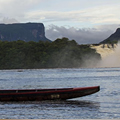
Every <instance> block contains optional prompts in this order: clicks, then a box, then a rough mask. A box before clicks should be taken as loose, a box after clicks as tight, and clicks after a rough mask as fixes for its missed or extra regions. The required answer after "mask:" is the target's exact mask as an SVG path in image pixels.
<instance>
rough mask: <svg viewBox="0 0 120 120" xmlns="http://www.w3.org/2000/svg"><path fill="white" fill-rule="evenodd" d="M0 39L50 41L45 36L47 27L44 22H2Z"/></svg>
mask: <svg viewBox="0 0 120 120" xmlns="http://www.w3.org/2000/svg"><path fill="white" fill-rule="evenodd" d="M0 40H1V41H17V40H23V41H25V42H29V41H35V42H38V41H50V40H49V39H47V38H46V37H45V28H44V25H43V24H42V23H15V24H0Z"/></svg>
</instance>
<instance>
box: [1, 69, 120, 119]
mask: <svg viewBox="0 0 120 120" xmlns="http://www.w3.org/2000/svg"><path fill="white" fill-rule="evenodd" d="M98 85H99V86H100V91H99V92H97V93H95V94H92V95H89V96H85V97H81V98H76V99H71V100H66V101H42V102H39V101H38V102H29V101H28V102H0V119H113V118H114V119H116V118H120V68H92V69H37V70H36V69H35V70H25V69H23V70H1V71H0V89H31V88H64V87H65V88H66V87H67V88H69V87H88V86H98Z"/></svg>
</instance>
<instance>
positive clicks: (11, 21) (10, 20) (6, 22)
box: [0, 17, 18, 24]
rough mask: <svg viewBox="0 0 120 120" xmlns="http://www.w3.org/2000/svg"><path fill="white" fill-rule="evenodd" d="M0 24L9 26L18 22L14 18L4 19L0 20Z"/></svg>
mask: <svg viewBox="0 0 120 120" xmlns="http://www.w3.org/2000/svg"><path fill="white" fill-rule="evenodd" d="M0 23H4V24H11V23H18V21H17V20H16V19H14V18H7V17H4V18H3V19H1V20H0Z"/></svg>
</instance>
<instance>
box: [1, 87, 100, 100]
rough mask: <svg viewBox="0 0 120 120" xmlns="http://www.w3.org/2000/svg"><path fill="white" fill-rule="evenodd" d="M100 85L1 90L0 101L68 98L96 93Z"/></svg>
mask: <svg viewBox="0 0 120 120" xmlns="http://www.w3.org/2000/svg"><path fill="white" fill-rule="evenodd" d="M99 90H100V87H99V86H94V87H82V88H59V89H28V90H27V89H25V90H0V101H42V100H66V99H72V98H77V97H82V96H86V95H90V94H93V93H96V92H98V91H99Z"/></svg>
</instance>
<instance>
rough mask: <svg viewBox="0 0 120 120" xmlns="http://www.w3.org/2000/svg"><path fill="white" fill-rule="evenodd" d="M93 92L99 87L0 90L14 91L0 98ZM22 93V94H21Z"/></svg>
mask: <svg viewBox="0 0 120 120" xmlns="http://www.w3.org/2000/svg"><path fill="white" fill-rule="evenodd" d="M89 89H90V90H93V89H96V90H97V89H98V91H99V89H100V86H93V87H77V88H58V89H21V90H19V89H18V90H0V92H2V91H14V92H11V93H0V95H1V96H3V95H22V94H24V95H25V94H44V93H45V94H46V93H48V94H55V93H65V92H77V91H81V90H89ZM29 90H31V91H32V90H33V91H34V92H33V91H32V92H29ZM21 91H24V92H21Z"/></svg>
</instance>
